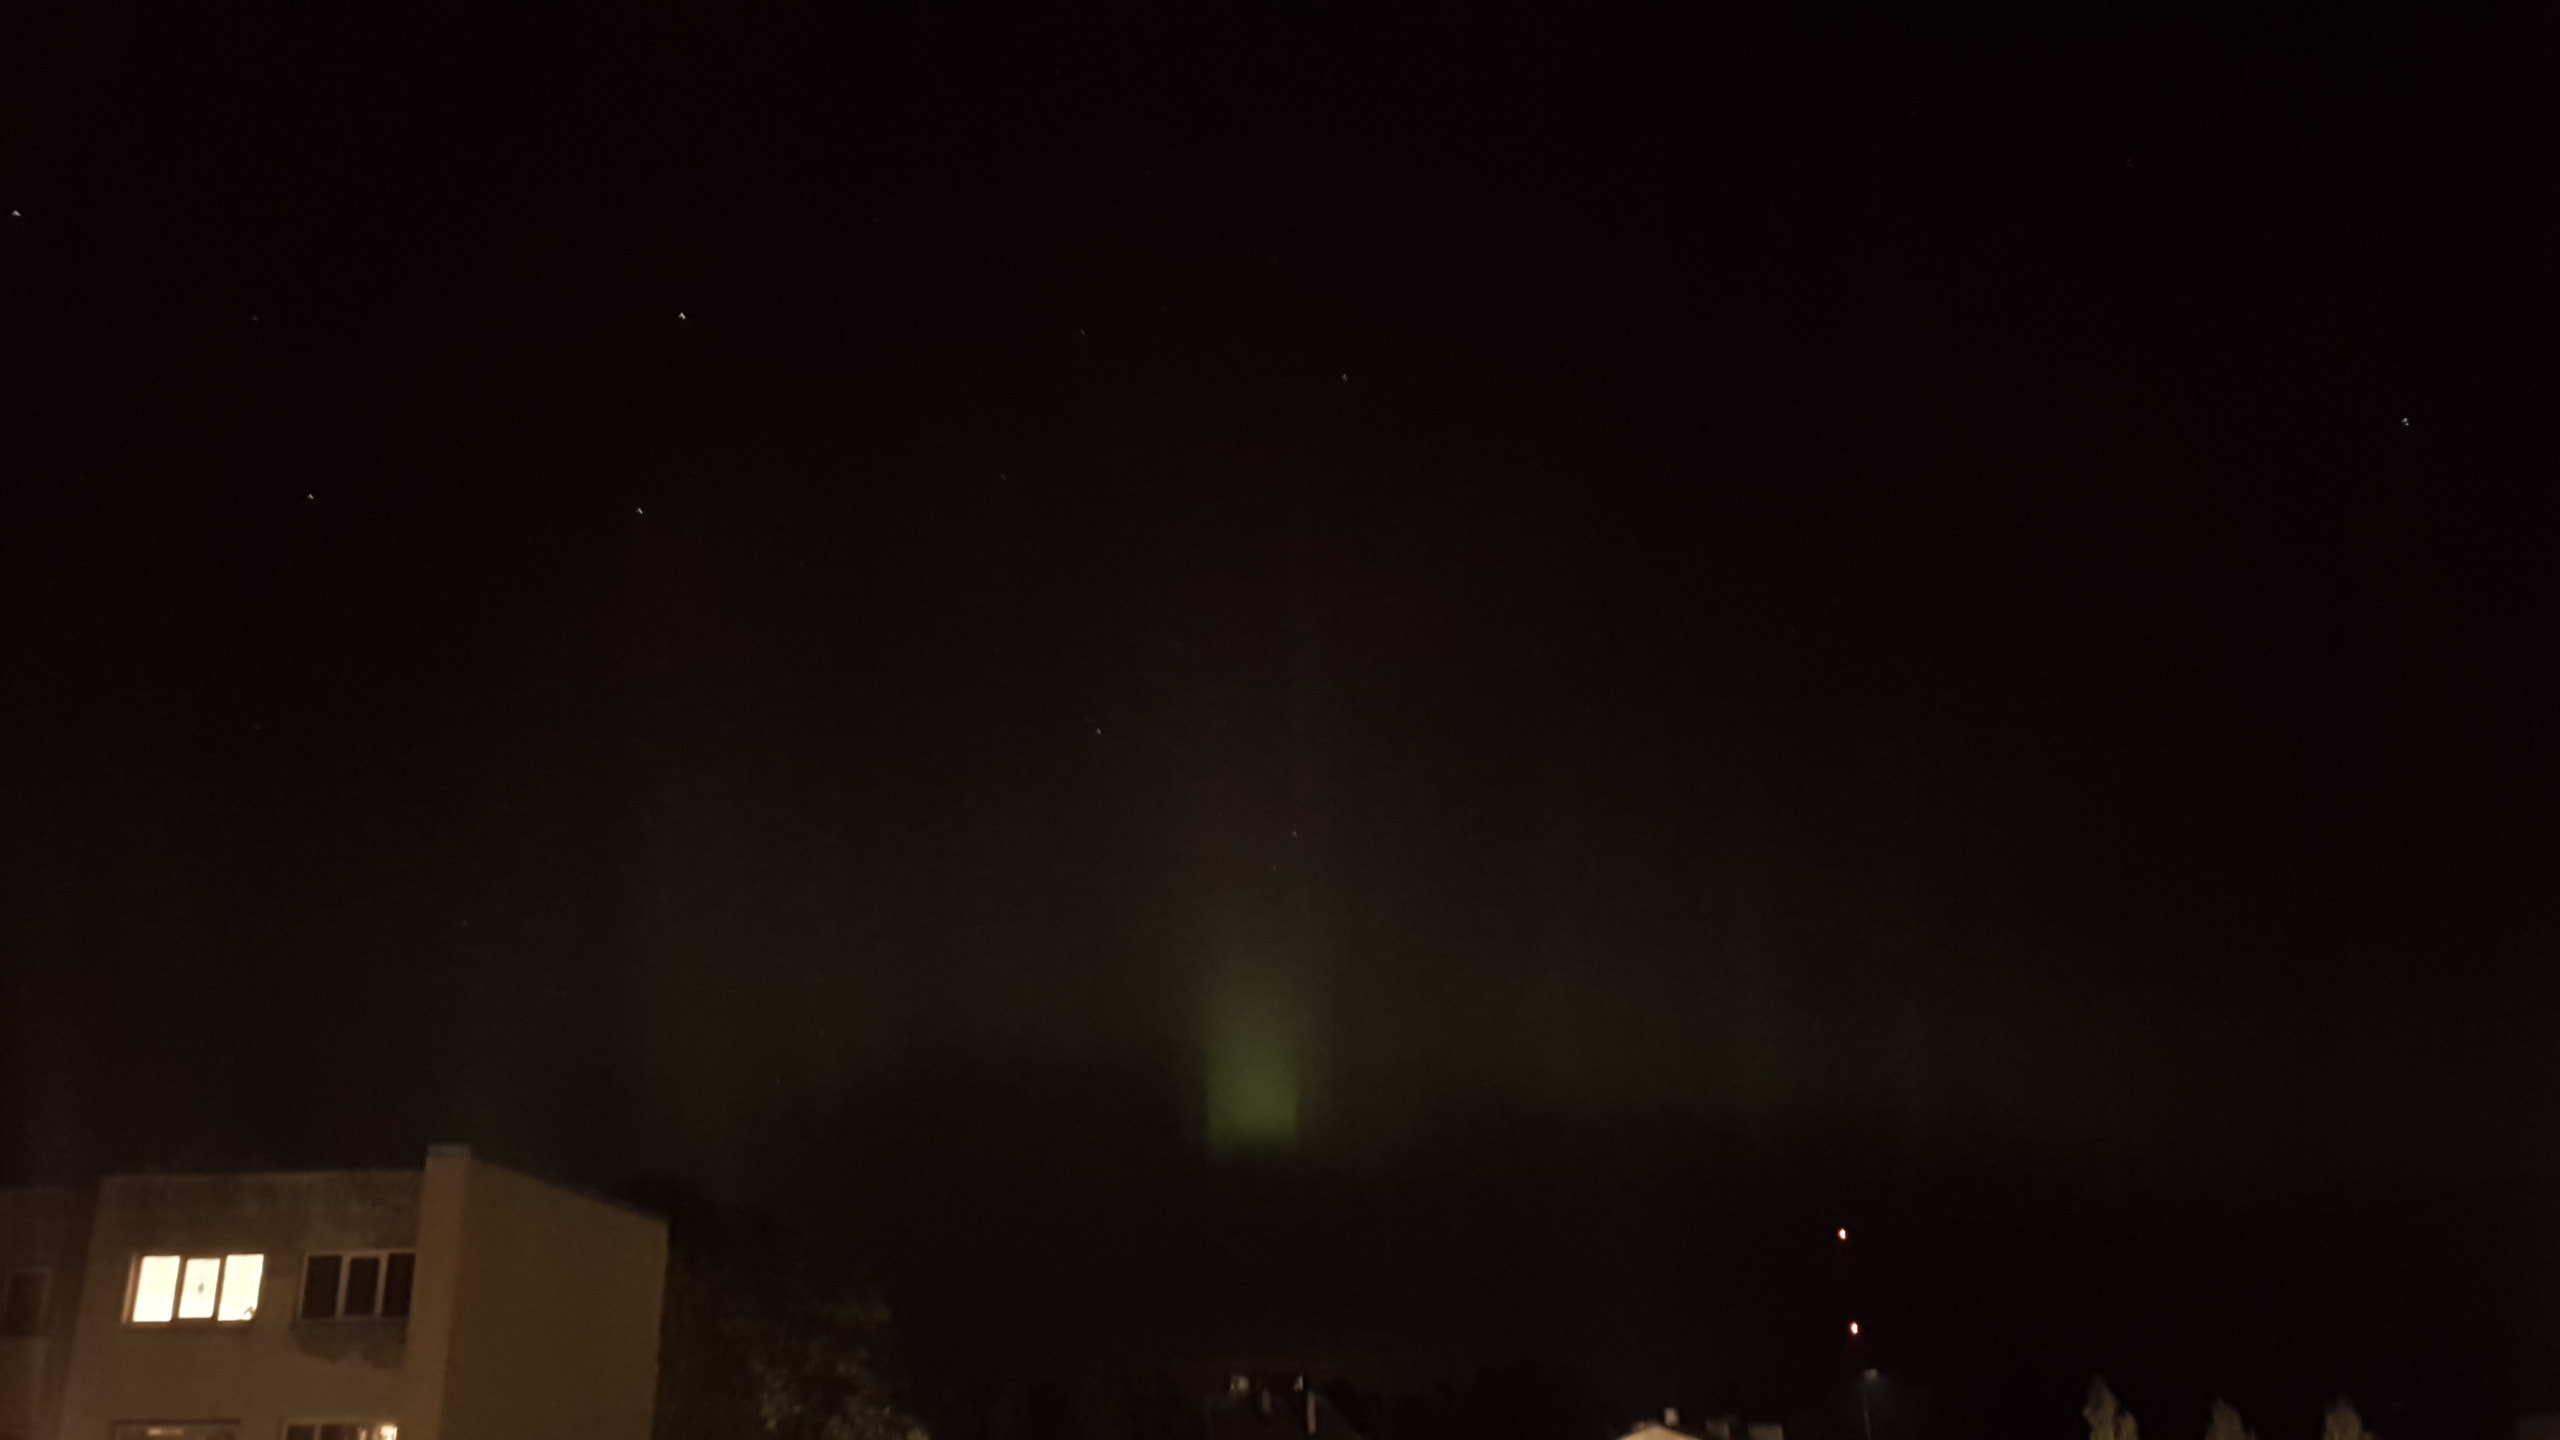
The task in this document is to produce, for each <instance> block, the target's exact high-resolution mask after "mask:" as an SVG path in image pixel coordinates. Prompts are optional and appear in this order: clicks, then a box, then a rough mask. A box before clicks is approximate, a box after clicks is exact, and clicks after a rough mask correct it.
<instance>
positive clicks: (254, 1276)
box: [125, 1255, 267, 1325]
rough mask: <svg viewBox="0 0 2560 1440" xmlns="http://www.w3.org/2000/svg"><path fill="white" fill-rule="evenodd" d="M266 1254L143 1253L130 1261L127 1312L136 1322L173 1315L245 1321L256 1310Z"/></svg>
mask: <svg viewBox="0 0 2560 1440" xmlns="http://www.w3.org/2000/svg"><path fill="white" fill-rule="evenodd" d="M266 1270H267V1257H265V1256H264V1255H192V1256H190V1255H145V1256H142V1257H141V1258H139V1259H137V1260H136V1261H135V1262H134V1266H133V1304H132V1306H131V1308H129V1309H128V1310H127V1311H126V1312H125V1318H126V1319H128V1320H131V1321H132V1322H133V1323H135V1324H137V1325H165V1324H167V1323H169V1322H170V1321H171V1320H212V1321H215V1322H217V1323H220V1324H227V1325H239V1324H243V1323H246V1322H247V1321H248V1320H250V1319H251V1318H252V1317H254V1316H256V1314H257V1313H258V1282H259V1280H260V1279H261V1278H263V1277H264V1276H265V1274H266Z"/></svg>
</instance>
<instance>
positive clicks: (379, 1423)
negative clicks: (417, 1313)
mask: <svg viewBox="0 0 2560 1440" xmlns="http://www.w3.org/2000/svg"><path fill="white" fill-rule="evenodd" d="M321 1253H323V1254H327V1253H329V1252H327V1251H323V1252H321ZM358 1318H362V1317H358ZM331 1425H352V1426H354V1427H355V1428H356V1435H357V1440H398V1437H399V1434H400V1422H399V1421H397V1420H359V1419H353V1418H349V1417H346V1416H333V1417H331V1418H329V1419H325V1420H315V1419H312V1418H310V1417H308V1416H305V1417H302V1418H300V1419H292V1420H286V1421H284V1422H283V1423H281V1424H279V1425H278V1426H277V1427H276V1436H277V1440H294V1435H293V1432H294V1431H296V1430H308V1431H309V1432H310V1436H311V1440H320V1432H321V1430H322V1429H323V1428H325V1427H327V1426H331ZM385 1431H389V1432H390V1434H389V1436H388V1437H386V1436H385V1435H384V1433H383V1432H385Z"/></svg>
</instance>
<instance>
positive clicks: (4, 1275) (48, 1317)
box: [0, 1265, 53, 1340]
mask: <svg viewBox="0 0 2560 1440" xmlns="http://www.w3.org/2000/svg"><path fill="white" fill-rule="evenodd" d="M30 1276H32V1277H33V1278H34V1281H35V1285H36V1310H35V1317H34V1318H33V1319H32V1320H30V1321H28V1323H27V1325H26V1327H25V1328H24V1329H20V1328H18V1327H17V1326H14V1325H12V1324H10V1323H9V1296H10V1294H11V1293H12V1292H13V1291H15V1290H16V1289H17V1287H18V1286H19V1285H20V1284H21V1283H23V1282H24V1281H26V1280H27V1279H28V1278H29V1277H30ZM52 1320H53V1267H52V1266H50V1265H13V1266H10V1267H9V1268H7V1269H5V1270H0V1340H24V1339H28V1338H30V1337H32V1336H38V1335H42V1334H44V1333H45V1329H46V1327H47V1326H48V1325H49V1324H50V1323H51V1322H52Z"/></svg>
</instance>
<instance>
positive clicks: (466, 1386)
mask: <svg viewBox="0 0 2560 1440" xmlns="http://www.w3.org/2000/svg"><path fill="white" fill-rule="evenodd" d="M427 1187H428V1191H429V1200H428V1205H427V1210H428V1224H429V1227H430V1230H431V1232H432V1231H434V1230H435V1229H437V1228H438V1227H439V1226H440V1225H442V1224H445V1223H449V1220H450V1219H458V1222H459V1236H458V1241H459V1243H458V1245H456V1246H455V1247H454V1249H453V1251H452V1252H451V1253H452V1254H453V1256H454V1262H455V1263H454V1267H453V1270H452V1272H451V1274H450V1276H445V1275H442V1274H437V1273H435V1272H433V1271H430V1270H428V1269H426V1268H424V1257H423V1256H422V1257H421V1263H422V1271H421V1277H420V1283H421V1294H420V1297H419V1298H420V1301H421V1303H422V1304H423V1303H425V1302H427V1301H428V1300H429V1299H430V1298H433V1299H434V1300H435V1301H436V1302H437V1303H439V1304H445V1303H449V1304H450V1306H451V1314H452V1323H451V1326H450V1328H449V1329H448V1330H447V1331H446V1332H445V1344H446V1346H447V1349H446V1351H445V1353H444V1354H443V1355H442V1356H441V1357H440V1361H441V1367H442V1369H443V1371H444V1377H445V1383H444V1391H443V1395H442V1399H441V1406H440V1411H441V1413H440V1414H439V1415H438V1416H437V1418H436V1420H435V1422H434V1424H433V1427H432V1429H431V1430H430V1432H429V1433H427V1434H425V1435H422V1436H421V1437H420V1440H559V1437H561V1436H576V1437H578V1440H648V1435H649V1422H650V1415H651V1412H652V1409H653V1406H654V1403H655V1400H656V1394H657V1361H658V1320H659V1310H660V1306H661V1303H662V1301H663V1299H664V1295H665V1289H666V1270H667V1231H666V1225H665V1223H664V1222H662V1221H660V1220H658V1219H656V1218H655V1217H653V1216H648V1215H643V1214H641V1213H640V1212H638V1211H636V1210H627V1209H624V1208H623V1207H621V1206H619V1205H615V1204H612V1203H611V1202H608V1201H603V1200H598V1199H593V1198H590V1197H588V1196H584V1195H580V1194H577V1193H575V1192H573V1191H568V1190H563V1189H560V1188H559V1187H557V1186H553V1185H547V1184H544V1183H543V1182H541V1181H538V1180H534V1179H532V1178H530V1177H527V1176H524V1175H519V1174H516V1173H515V1172H513V1171H510V1170H505V1169H501V1168H499V1167H497V1166H494V1165H490V1164H487V1163H485V1162H480V1161H474V1160H471V1159H469V1158H467V1157H464V1156H461V1155H458V1154H454V1153H450V1152H439V1153H435V1154H431V1155H430V1156H429V1158H428V1161H427ZM448 1195H453V1196H458V1199H459V1204H458V1205H452V1206H449V1205H448V1202H447V1199H446V1197H447V1196H448ZM430 1281H432V1283H434V1284H435V1285H436V1286H437V1287H439V1289H441V1288H442V1287H445V1286H448V1285H449V1287H450V1295H449V1297H448V1296H446V1295H444V1294H437V1295H434V1296H433V1297H431V1296H430V1295H429V1293H428V1292H427V1289H426V1287H427V1285H428V1284H429V1283H430ZM403 1440H407V1437H406V1436H405V1435H404V1437H403Z"/></svg>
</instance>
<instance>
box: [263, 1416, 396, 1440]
mask: <svg viewBox="0 0 2560 1440" xmlns="http://www.w3.org/2000/svg"><path fill="white" fill-rule="evenodd" d="M284 1440H400V1427H399V1426H397V1425H394V1424H391V1423H390V1422H388V1421H382V1422H374V1421H366V1420H296V1421H294V1422H293V1423H292V1424H290V1425H287V1426H285V1427H284Z"/></svg>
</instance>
